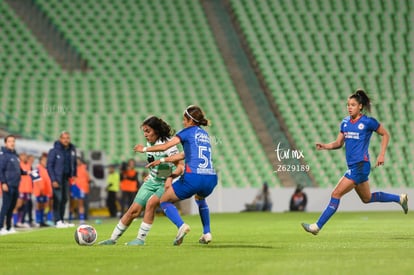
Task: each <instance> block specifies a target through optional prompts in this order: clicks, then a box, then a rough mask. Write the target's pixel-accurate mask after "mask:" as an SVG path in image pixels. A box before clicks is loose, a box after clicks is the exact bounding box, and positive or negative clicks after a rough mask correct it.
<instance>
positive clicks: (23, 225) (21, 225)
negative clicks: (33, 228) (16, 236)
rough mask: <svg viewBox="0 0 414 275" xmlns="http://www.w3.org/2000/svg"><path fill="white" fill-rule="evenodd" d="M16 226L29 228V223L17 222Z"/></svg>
mask: <svg viewBox="0 0 414 275" xmlns="http://www.w3.org/2000/svg"><path fill="white" fill-rule="evenodd" d="M16 227H17V228H30V225H29V224H28V223H22V222H18V223H16Z"/></svg>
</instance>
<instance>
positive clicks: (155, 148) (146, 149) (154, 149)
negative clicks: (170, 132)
mask: <svg viewBox="0 0 414 275" xmlns="http://www.w3.org/2000/svg"><path fill="white" fill-rule="evenodd" d="M180 142H181V140H180V138H179V137H177V136H174V137H173V138H171V139H170V140H169V141H167V142H166V143H163V144H158V145H154V146H151V147H145V146H144V145H141V144H138V145H135V147H134V151H135V152H139V153H145V152H162V151H166V150H167V149H169V148H171V147H173V146H175V145H177V144H179V143H180Z"/></svg>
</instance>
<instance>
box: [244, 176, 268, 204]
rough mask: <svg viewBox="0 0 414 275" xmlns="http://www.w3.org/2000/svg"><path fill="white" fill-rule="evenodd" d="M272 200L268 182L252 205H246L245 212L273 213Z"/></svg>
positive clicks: (264, 184)
mask: <svg viewBox="0 0 414 275" xmlns="http://www.w3.org/2000/svg"><path fill="white" fill-rule="evenodd" d="M272 205H273V203H272V198H271V196H270V192H269V186H268V184H267V182H264V183H263V186H262V189H260V190H259V192H258V193H257V195H256V197H254V199H253V201H252V203H246V204H245V206H246V209H245V210H244V211H272Z"/></svg>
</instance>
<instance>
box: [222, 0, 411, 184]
mask: <svg viewBox="0 0 414 275" xmlns="http://www.w3.org/2000/svg"><path fill="white" fill-rule="evenodd" d="M230 3H231V8H232V10H233V12H234V15H235V16H236V20H237V22H238V24H239V25H240V28H241V30H242V33H243V36H244V37H245V39H246V41H247V43H248V45H249V48H250V50H251V53H252V54H253V57H254V58H255V59H256V60H257V63H258V68H259V70H260V72H261V73H262V74H263V76H264V79H265V82H266V85H267V86H268V87H269V88H270V91H271V93H272V95H273V98H274V100H275V102H276V104H277V106H278V108H279V110H280V112H281V114H282V118H283V119H284V120H285V123H286V125H287V126H288V129H289V132H290V133H291V135H292V137H293V139H294V141H295V143H296V144H297V146H298V147H299V148H301V149H303V150H304V154H305V156H306V159H305V161H306V162H307V163H308V164H309V165H310V166H311V172H312V175H313V176H314V177H315V179H316V182H317V183H318V184H319V185H320V186H332V185H335V184H336V182H337V180H338V178H339V177H340V176H341V174H342V173H343V172H344V171H345V169H346V166H345V163H344V154H343V152H342V150H340V151H338V152H334V151H332V152H321V151H316V150H314V148H313V147H314V146H313V143H314V142H315V141H323V142H328V141H331V140H334V139H335V138H336V135H337V133H338V131H339V123H340V121H341V120H342V118H343V117H344V116H346V109H345V105H346V104H345V103H346V98H347V96H349V95H350V94H351V93H352V92H353V91H354V90H355V89H356V88H359V87H363V88H364V89H366V90H367V92H368V93H369V95H370V96H371V97H372V98H373V100H374V102H373V104H374V105H373V113H372V115H373V116H374V117H376V118H377V119H378V120H379V121H380V122H381V123H383V124H384V125H385V127H386V128H387V129H388V130H389V132H390V133H391V142H390V145H389V150H388V152H387V162H386V166H384V167H381V168H379V169H375V172H373V173H372V175H371V179H372V182H373V183H374V184H375V185H377V186H379V187H399V186H408V187H410V186H413V181H412V177H413V174H412V171H413V170H412V164H411V166H409V165H407V163H406V161H407V160H408V159H412V155H413V152H414V151H413V150H412V145H410V144H412V143H413V142H412V138H411V135H410V134H409V130H408V129H412V128H410V127H412V126H413V125H412V123H411V125H407V123H408V122H409V121H410V120H411V121H412V118H411V117H410V116H409V115H408V114H410V113H412V110H414V106H413V102H414V94H413V93H412V90H413V85H412V79H413V74H412V71H413V70H412V60H413V58H412V41H413V40H414V37H413V33H412V32H410V30H412V29H413V20H410V19H412V14H413V8H414V7H413V4H412V2H410V1H380V2H377V1H372V0H363V1H345V0H344V1H329V0H318V1H310V0H292V1H284V0H279V1H261V0H254V1H250V0H241V1H240V0H231V1H230ZM410 41H411V42H410ZM407 102H409V104H407ZM410 104H411V105H410ZM321 121H325V122H324V123H323V124H321ZM411 132H412V131H411ZM410 140H411V142H410ZM410 146H411V148H410ZM379 149H380V142H379V138H377V137H374V138H373V140H372V142H371V152H370V153H371V158H372V162H374V161H375V159H376V157H377V155H378V153H379ZM410 154H411V155H410ZM411 163H412V161H411Z"/></svg>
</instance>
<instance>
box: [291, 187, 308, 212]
mask: <svg viewBox="0 0 414 275" xmlns="http://www.w3.org/2000/svg"><path fill="white" fill-rule="evenodd" d="M307 203H308V198H307V196H306V193H305V192H303V186H302V185H298V186H297V187H296V190H295V192H294V193H293V194H292V197H291V198H290V206H289V209H290V211H305V210H306V204H307Z"/></svg>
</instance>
